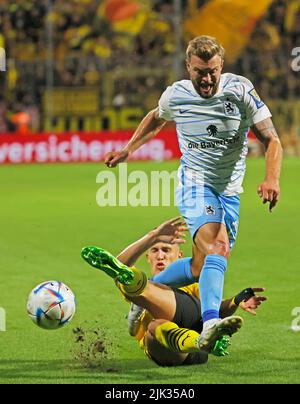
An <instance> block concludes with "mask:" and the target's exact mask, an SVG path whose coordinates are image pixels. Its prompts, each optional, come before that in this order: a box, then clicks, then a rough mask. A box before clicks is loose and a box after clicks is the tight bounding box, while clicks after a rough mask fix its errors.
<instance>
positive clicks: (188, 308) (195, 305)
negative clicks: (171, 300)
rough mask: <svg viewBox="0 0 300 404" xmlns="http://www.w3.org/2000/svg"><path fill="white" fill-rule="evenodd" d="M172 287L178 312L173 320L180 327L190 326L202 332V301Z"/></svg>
mask: <svg viewBox="0 0 300 404" xmlns="http://www.w3.org/2000/svg"><path fill="white" fill-rule="evenodd" d="M172 289H173V291H174V294H175V299H176V312H175V316H174V318H173V320H172V321H173V322H174V323H175V324H177V325H178V327H180V328H189V329H191V330H194V331H197V332H199V333H201V332H202V328H203V321H202V317H201V305H200V301H199V300H198V299H196V298H195V297H194V296H192V295H189V294H188V293H186V292H184V291H183V290H180V289H175V288H172Z"/></svg>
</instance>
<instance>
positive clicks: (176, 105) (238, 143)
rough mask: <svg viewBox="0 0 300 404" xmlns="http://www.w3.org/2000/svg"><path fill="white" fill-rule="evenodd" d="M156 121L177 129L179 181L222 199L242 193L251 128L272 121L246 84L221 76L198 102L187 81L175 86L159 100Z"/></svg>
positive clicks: (245, 81) (236, 76) (252, 89)
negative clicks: (199, 186)
mask: <svg viewBox="0 0 300 404" xmlns="http://www.w3.org/2000/svg"><path fill="white" fill-rule="evenodd" d="M159 116H160V117H161V118H163V119H165V120H167V121H175V123H176V131H177V136H178V142H179V147H180V150H181V153H182V158H181V167H180V169H179V178H181V177H182V175H183V172H184V173H185V175H186V178H189V179H193V181H196V183H197V184H205V185H208V186H211V187H212V188H213V189H215V190H216V191H217V192H218V193H220V194H223V195H228V196H229V195H236V194H239V193H241V192H242V191H243V188H242V182H243V178H244V175H245V170H246V162H245V160H246V155H247V151H248V147H247V143H248V142H247V134H248V131H249V127H250V126H251V125H252V124H255V123H258V122H260V121H262V120H264V119H266V118H269V117H271V113H270V111H269V109H268V108H267V106H266V105H265V104H264V103H263V102H262V101H261V100H260V98H259V96H258V94H257V93H256V91H255V89H254V87H253V85H252V83H251V82H250V81H249V80H248V79H246V78H245V77H242V76H238V75H236V74H231V73H225V74H222V75H221V80H220V85H219V89H218V92H217V93H216V94H215V95H214V96H213V97H211V98H202V97H201V96H200V95H199V94H198V93H197V91H196V90H195V88H194V86H193V84H192V82H191V81H190V80H182V81H177V82H175V83H174V84H173V85H172V86H170V87H168V88H167V89H166V91H165V92H164V93H163V94H162V96H161V98H160V100H159Z"/></svg>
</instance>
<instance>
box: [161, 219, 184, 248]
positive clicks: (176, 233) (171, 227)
mask: <svg viewBox="0 0 300 404" xmlns="http://www.w3.org/2000/svg"><path fill="white" fill-rule="evenodd" d="M187 231H188V228H187V226H186V224H185V222H184V221H183V220H182V218H181V217H180V216H179V217H176V218H174V219H170V220H168V221H166V222H164V223H162V224H161V225H160V226H158V227H157V228H156V229H154V230H153V235H154V237H155V240H156V242H157V243H158V242H163V243H170V244H183V243H185V242H186V240H185V237H186V232H187Z"/></svg>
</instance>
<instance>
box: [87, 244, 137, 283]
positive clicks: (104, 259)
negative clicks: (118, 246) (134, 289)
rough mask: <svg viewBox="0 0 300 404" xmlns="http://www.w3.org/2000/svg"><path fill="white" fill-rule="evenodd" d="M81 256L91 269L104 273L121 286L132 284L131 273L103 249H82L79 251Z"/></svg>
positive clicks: (132, 275) (132, 277) (132, 274)
mask: <svg viewBox="0 0 300 404" xmlns="http://www.w3.org/2000/svg"><path fill="white" fill-rule="evenodd" d="M81 256H82V258H83V259H84V260H85V261H86V262H88V263H89V264H90V265H91V266H92V267H94V268H98V269H100V270H101V271H104V272H105V273H106V274H107V275H108V276H110V277H111V278H113V279H115V280H117V281H118V282H120V283H121V284H123V285H130V284H131V283H132V282H133V279H134V273H133V271H132V270H131V269H130V268H128V266H127V265H124V264H122V262H120V261H119V260H118V259H117V258H116V257H114V256H113V255H112V254H111V253H109V252H108V251H106V250H104V249H103V248H98V247H84V248H83V249H82V250H81Z"/></svg>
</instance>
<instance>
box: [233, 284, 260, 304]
mask: <svg viewBox="0 0 300 404" xmlns="http://www.w3.org/2000/svg"><path fill="white" fill-rule="evenodd" d="M253 296H255V293H254V291H253V289H252V288H247V289H244V290H242V291H241V292H240V293H238V294H237V295H236V296H235V297H234V298H233V299H232V301H233V303H234V304H235V305H236V306H239V305H240V303H242V302H246V301H247V300H249V299H250V298H251V297H253Z"/></svg>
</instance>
